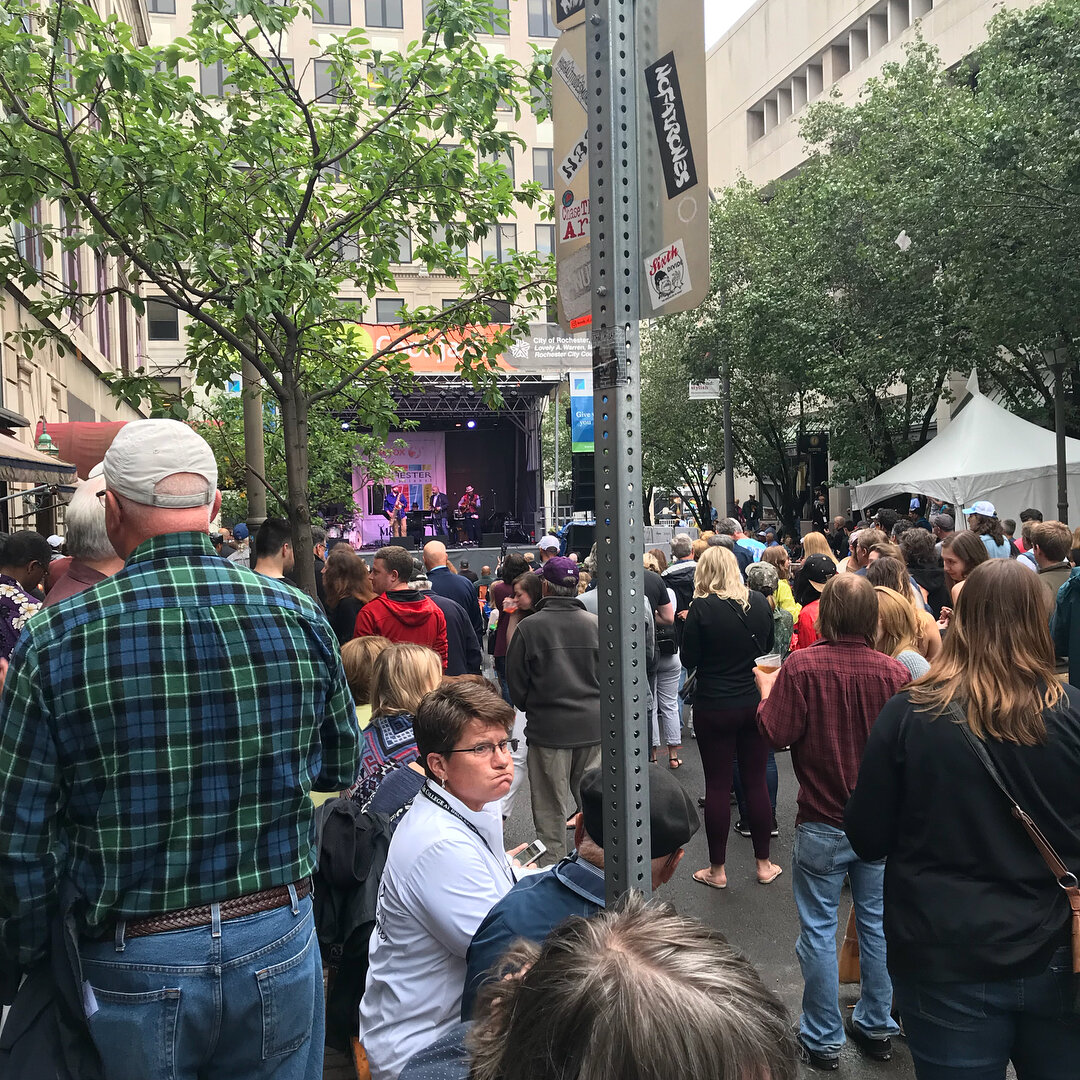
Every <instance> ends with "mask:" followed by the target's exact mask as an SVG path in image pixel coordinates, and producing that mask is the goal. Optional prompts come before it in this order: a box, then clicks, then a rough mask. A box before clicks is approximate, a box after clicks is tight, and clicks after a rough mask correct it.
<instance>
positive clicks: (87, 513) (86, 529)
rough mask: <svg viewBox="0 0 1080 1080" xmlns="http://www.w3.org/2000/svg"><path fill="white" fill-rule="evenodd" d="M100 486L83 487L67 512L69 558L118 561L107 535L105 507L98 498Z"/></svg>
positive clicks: (72, 499)
mask: <svg viewBox="0 0 1080 1080" xmlns="http://www.w3.org/2000/svg"><path fill="white" fill-rule="evenodd" d="M100 482H101V481H100V480H99V481H98V482H97V483H100ZM97 483H82V484H80V485H79V486H78V487H77V488H76V489H75V494H74V495H72V496H71V502H69V503H68V504H67V509H66V510H65V511H64V540H65V541H66V543H67V551H68V554H69V555H71V556H73V557H74V558H76V559H87V560H90V561H91V562H99V561H101V560H102V559H115V558H116V557H117V555H116V549H115V548H114V547H113V546H112V542H111V541H110V540H109V534H108V533H107V532H106V531H105V507H104V506H102V505H101V500H100V499H99V498H98V497H97V490H95V489H96V488H97Z"/></svg>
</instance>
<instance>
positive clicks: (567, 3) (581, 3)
mask: <svg viewBox="0 0 1080 1080" xmlns="http://www.w3.org/2000/svg"><path fill="white" fill-rule="evenodd" d="M584 9H585V0H555V25H556V26H561V25H562V23H563V20H564V19H569V18H570V16H571V15H576V14H577V13H578V12H579V11H584Z"/></svg>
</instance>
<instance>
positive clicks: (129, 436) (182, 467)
mask: <svg viewBox="0 0 1080 1080" xmlns="http://www.w3.org/2000/svg"><path fill="white" fill-rule="evenodd" d="M104 466H105V468H104V475H105V483H106V485H107V486H108V487H109V489H110V490H111V491H115V492H116V493H117V494H118V495H123V496H124V498H125V499H130V500H131V501H132V502H136V503H141V504H142V505H143V506H160V507H167V508H171V509H184V508H187V507H193V506H209V505H210V504H211V503H212V502H213V501H214V494H215V492H216V491H217V462H216V461H215V460H214V452H213V451H212V450H211V449H210V446H209V444H208V443H207V441H206V440H205V439H204V438H203V437H202V436H201V435H198V434H196V433H195V431H193V430H192V429H191V428H190V427H188V425H187V424H182V423H181V422H180V421H179V420H132V421H131V422H130V423H127V424H125V425H124V426H123V427H122V428H121V429H120V430H119V431H118V432H117V434H116V438H115V439H113V441H112V445H111V446H110V447H109V449H108V450H107V451H106V452H105V461H104ZM177 473H195V475H197V476H201V477H203V478H204V479H205V480H206V490H205V491H201V492H195V493H194V494H190V495H165V494H158V493H156V492H155V491H154V488H155V487H156V486H157V484H159V483H160V482H161V481H162V480H164V479H165V478H166V477H168V476H175V475H176V474H177Z"/></svg>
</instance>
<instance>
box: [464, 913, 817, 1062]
mask: <svg viewBox="0 0 1080 1080" xmlns="http://www.w3.org/2000/svg"><path fill="white" fill-rule="evenodd" d="M522 959H525V958H524V957H522ZM513 966H518V965H517V964H515V965H513ZM502 984H503V985H501V986H500V987H499V988H498V989H497V990H496V991H494V992H495V993H499V991H501V995H500V996H501V997H502V998H503V1000H500V1001H499V1002H498V1005H497V1007H495V1008H492V1009H490V1010H489V1011H488V1015H487V1016H486V1017H483V1018H482V1019H479V1020H478V1021H477V1023H476V1025H475V1027H474V1028H473V1031H472V1032H471V1033H470V1035H469V1037H468V1045H469V1047H470V1049H471V1051H472V1070H471V1073H470V1077H471V1080H556V1078H561V1077H569V1076H575V1077H588V1080H668V1078H670V1077H673V1076H677V1077H680V1078H683V1080H743V1078H746V1077H759V1078H762V1080H764V1078H766V1077H767V1078H768V1080H797V1077H798V1075H799V1065H798V1059H797V1054H796V1044H795V1038H794V1034H793V1032H792V1029H791V1020H790V1018H789V1016H788V1013H787V1010H786V1009H785V1008H784V1006H783V1004H782V1003H781V1002H780V1000H779V999H778V998H777V997H776V995H774V994H773V993H772V992H771V991H770V990H769V989H768V988H767V987H766V986H765V984H764V983H763V982H762V980H761V976H760V975H758V973H757V971H756V970H755V969H754V966H753V965H752V964H751V963H750V961H749V960H747V959H746V958H745V957H744V956H742V955H741V954H739V953H738V952H736V951H735V950H734V949H733V948H732V947H731V946H730V945H729V944H728V943H727V941H725V939H724V938H723V937H722V936H721V935H720V934H719V933H717V932H716V931H715V930H712V929H710V928H709V927H706V926H704V925H703V924H702V923H700V922H698V921H697V920H696V919H688V918H685V917H683V916H681V915H677V914H676V913H675V910H674V908H672V907H671V906H670V905H668V904H665V903H661V902H657V901H652V902H649V903H647V902H646V901H645V900H644V898H643V897H642V896H641V894H640V893H636V892H631V893H628V894H627V895H626V896H624V897H623V898H622V899H621V900H620V901H619V903H618V904H617V905H616V906H615V907H613V908H610V909H608V910H607V911H601V912H599V913H598V914H597V915H595V916H594V917H593V918H591V919H582V918H579V917H575V918H572V919H568V920H567V921H566V922H565V923H563V924H562V925H561V926H559V927H558V928H556V929H555V930H554V931H552V933H551V934H550V935H549V936H548V938H547V940H546V941H545V943H544V945H543V947H542V949H541V951H540V955H539V956H538V957H537V959H536V961H535V963H533V965H532V966H531V967H530V968H529V969H528V970H527V971H525V972H524V974H523V975H521V977H520V978H517V979H515V978H513V976H512V975H511V977H510V978H509V979H504V980H502Z"/></svg>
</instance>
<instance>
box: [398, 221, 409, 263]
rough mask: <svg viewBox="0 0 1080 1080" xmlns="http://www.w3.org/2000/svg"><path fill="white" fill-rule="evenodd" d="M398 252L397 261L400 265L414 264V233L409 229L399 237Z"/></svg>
mask: <svg viewBox="0 0 1080 1080" xmlns="http://www.w3.org/2000/svg"><path fill="white" fill-rule="evenodd" d="M397 250H398V257H397V261H398V262H399V263H411V262H412V233H410V232H409V230H408V229H406V230H405V231H404V232H403V233H400V234H399V235H398V238H397Z"/></svg>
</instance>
